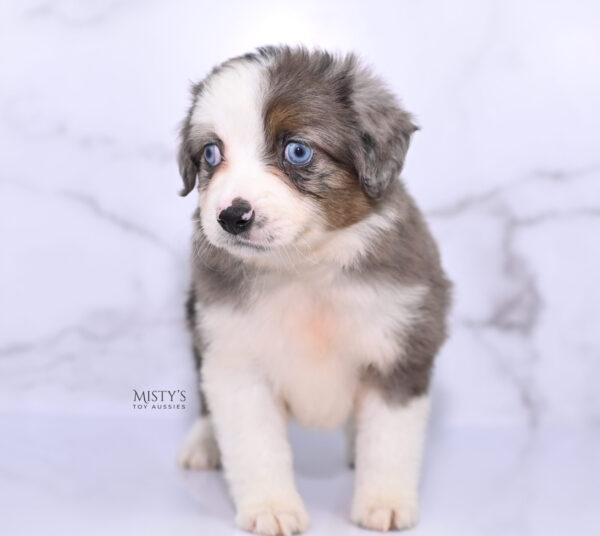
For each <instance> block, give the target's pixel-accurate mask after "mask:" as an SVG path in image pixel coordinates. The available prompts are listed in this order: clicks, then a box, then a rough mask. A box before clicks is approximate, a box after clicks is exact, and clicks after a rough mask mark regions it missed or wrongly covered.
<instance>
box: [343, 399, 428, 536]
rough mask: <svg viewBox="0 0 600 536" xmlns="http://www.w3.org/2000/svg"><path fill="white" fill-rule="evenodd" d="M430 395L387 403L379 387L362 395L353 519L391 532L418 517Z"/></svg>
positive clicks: (357, 417)
mask: <svg viewBox="0 0 600 536" xmlns="http://www.w3.org/2000/svg"><path fill="white" fill-rule="evenodd" d="M428 414H429V399H428V397H427V396H426V395H424V396H420V397H415V398H413V399H411V400H409V401H408V402H406V403H404V404H401V403H398V402H396V403H394V402H391V403H388V402H387V401H386V400H384V399H383V397H382V395H381V393H380V392H379V391H378V390H376V389H369V390H367V391H366V392H365V393H364V394H363V396H362V397H361V398H360V400H359V403H358V407H357V415H356V427H357V430H356V432H357V433H356V484H355V492H354V501H353V504H352V520H353V521H354V522H355V523H358V524H359V525H362V526H363V527H365V528H368V529H372V530H381V531H386V530H390V529H405V528H409V527H412V526H413V525H415V524H416V522H417V520H418V505H417V494H418V484H419V474H420V467H421V457H422V450H423V443H424V439H425V431H426V426H427V418H428Z"/></svg>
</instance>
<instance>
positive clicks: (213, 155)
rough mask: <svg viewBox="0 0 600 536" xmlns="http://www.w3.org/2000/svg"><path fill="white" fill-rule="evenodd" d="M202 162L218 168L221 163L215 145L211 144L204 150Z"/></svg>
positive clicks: (218, 151)
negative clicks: (204, 161)
mask: <svg viewBox="0 0 600 536" xmlns="http://www.w3.org/2000/svg"><path fill="white" fill-rule="evenodd" d="M204 160H206V163H207V164H208V165H209V166H211V167H215V166H218V165H219V164H220V163H221V151H220V150H219V146H218V145H217V144H216V143H211V144H210V145H207V146H206V147H205V148H204Z"/></svg>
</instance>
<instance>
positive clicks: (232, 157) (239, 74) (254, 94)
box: [192, 60, 266, 165]
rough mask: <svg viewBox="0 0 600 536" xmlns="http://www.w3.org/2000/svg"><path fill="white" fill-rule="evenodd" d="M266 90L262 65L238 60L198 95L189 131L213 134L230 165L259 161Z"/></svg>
mask: <svg viewBox="0 0 600 536" xmlns="http://www.w3.org/2000/svg"><path fill="white" fill-rule="evenodd" d="M265 86H266V84H265V65H264V64H263V63H261V62H259V61H252V62H250V61H243V60H240V61H234V62H232V63H231V64H228V65H226V66H224V67H222V68H221V70H220V71H218V72H217V73H216V74H214V75H213V76H211V77H210V78H209V80H208V81H207V83H206V85H205V87H204V89H203V91H202V92H201V94H200V97H199V99H198V102H197V104H196V107H195V108H194V111H193V113H192V125H193V126H192V128H194V126H197V127H196V128H202V130H203V131H205V130H212V131H214V132H215V133H216V134H217V135H218V136H219V138H220V139H221V141H222V142H223V143H224V145H225V155H224V156H225V159H226V160H228V162H229V163H230V165H236V164H241V163H242V162H243V163H244V164H245V165H248V164H250V163H251V162H252V160H253V161H254V163H256V162H258V161H260V155H261V153H262V149H263V144H264V141H263V140H264V128H263V116H262V107H263V101H264V94H265V89H266V87H265Z"/></svg>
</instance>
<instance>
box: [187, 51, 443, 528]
mask: <svg viewBox="0 0 600 536" xmlns="http://www.w3.org/2000/svg"><path fill="white" fill-rule="evenodd" d="M192 94H193V101H192V106H191V108H190V110H189V113H188V115H187V117H186V119H185V121H184V124H183V127H182V132H181V146H180V151H179V167H180V171H181V175H182V178H183V182H184V189H183V191H182V194H184V195H186V194H188V193H189V192H191V191H192V190H193V189H194V188H195V187H196V188H197V191H198V210H197V211H196V214H195V222H196V230H195V233H194V256H193V279H192V289H191V293H190V298H189V301H188V308H187V310H188V318H189V322H190V327H191V330H192V333H193V340H194V352H195V355H196V363H197V367H198V373H199V387H200V397H201V416H200V417H199V420H198V422H197V423H196V424H195V425H194V428H193V429H192V431H191V432H190V435H189V437H188V439H187V440H186V443H185V444H184V447H183V448H182V451H181V453H180V457H179V461H180V463H181V464H182V465H183V466H185V467H191V468H198V469H200V468H206V467H214V466H216V465H217V464H218V463H219V460H221V461H222V464H223V467H224V471H225V476H226V478H227V480H228V482H229V486H230V490H231V494H232V497H233V500H234V502H235V505H236V508H237V522H238V524H239V525H240V526H241V527H242V528H245V529H247V530H250V531H254V532H257V533H261V534H268V535H276V534H290V533H293V532H302V531H304V530H306V529H307V527H308V516H307V513H306V510H305V508H304V505H303V503H302V499H301V498H300V496H299V495H298V493H297V491H296V489H295V485H294V476H293V470H292V453H291V449H290V446H289V444H288V441H287V438H286V419H287V418H288V417H290V416H291V417H293V418H295V419H297V420H298V421H299V422H301V423H303V424H306V425H308V426H328V427H331V426H339V425H341V424H343V423H344V422H346V421H348V420H349V419H352V421H353V423H354V425H353V426H351V427H350V429H351V430H353V432H352V434H351V437H350V442H351V447H352V448H350V449H349V452H351V453H352V456H354V462H355V466H356V489H355V498H354V502H353V507H352V519H353V520H354V521H355V522H356V523H359V524H360V525H363V526H365V527H367V528H371V529H376V530H388V529H393V528H398V529H401V528H406V527H409V526H412V525H413V524H414V523H415V522H416V519H417V515H418V510H417V491H418V489H417V488H418V480H419V471H420V462H421V450H422V446H423V442H424V436H425V429H426V422H427V415H428V408H429V398H428V394H427V393H428V388H429V383H430V377H431V370H432V364H433V359H434V356H435V354H436V353H437V351H438V349H439V347H440V345H441V344H442V343H443V341H444V339H445V336H446V329H445V325H446V313H447V309H448V305H449V283H448V281H447V280H446V278H445V276H444V273H443V271H442V269H441V266H440V260H439V256H438V252H437V248H436V246H435V243H434V241H433V239H432V237H431V235H430V233H429V231H428V229H427V226H426V224H425V222H424V220H423V218H422V216H421V213H420V212H419V210H418V209H417V207H416V205H415V203H414V202H413V200H412V198H411V197H410V196H409V195H408V194H407V192H406V191H405V189H404V186H403V184H402V182H401V181H400V180H399V174H400V171H401V169H402V165H403V163H404V158H405V156H406V151H407V150H408V146H409V142H410V137H411V135H412V133H413V132H414V131H415V129H416V127H415V126H414V124H413V122H412V119H411V116H410V115H409V114H408V113H406V112H405V111H404V110H403V109H402V107H401V106H400V104H399V103H398V102H397V100H396V99H395V98H394V97H393V96H392V94H391V93H390V92H389V91H388V90H387V89H386V88H385V86H384V85H383V84H382V83H381V82H380V81H379V80H378V79H377V78H376V77H374V76H373V75H372V74H371V73H370V72H369V71H368V69H366V68H365V67H364V66H362V65H361V64H360V63H359V62H358V60H357V59H356V57H355V56H353V55H348V56H346V57H342V58H338V57H334V56H332V55H330V54H327V53H325V52H320V51H317V52H309V51H306V50H304V49H291V48H287V47H277V48H275V47H273V48H264V49H259V50H258V51H257V52H255V53H252V54H248V55H246V56H243V57H239V58H234V59H232V60H229V61H227V62H225V63H224V64H222V65H220V66H219V67H217V68H216V69H214V70H213V72H212V73H211V74H209V76H207V78H206V79H205V80H204V81H202V82H201V83H199V84H197V85H196V86H194V88H193V91H192ZM290 141H294V142H301V143H303V144H305V145H307V146H308V147H310V148H311V149H313V150H314V154H313V157H312V160H311V161H310V162H309V163H307V164H305V165H302V166H297V165H293V164H291V163H290V162H289V161H287V160H286V158H285V156H284V154H285V147H286V144H287V143H289V142H290ZM207 144H215V145H216V146H217V147H218V148H219V150H220V152H221V154H222V155H223V160H222V162H221V163H219V164H218V165H217V166H211V165H209V163H208V162H207V161H206V159H205V158H204V157H203V150H204V148H205V147H206V146H207ZM236 203H244V205H243V206H244V207H247V206H250V207H251V210H252V211H253V212H252V218H253V220H252V224H251V225H249V226H248V227H247V228H244V230H243V232H240V233H239V234H238V233H235V234H234V233H231V232H227V231H226V230H225V228H224V227H223V226H222V225H220V224H219V221H218V220H219V217H220V214H223V213H224V212H223V211H224V210H226V209H227V208H228V207H230V206H233V205H235V204H236ZM249 214H250V213H248V217H249ZM213 430H214V436H213ZM217 444H218V446H217Z"/></svg>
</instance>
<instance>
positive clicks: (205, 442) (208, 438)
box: [177, 417, 221, 470]
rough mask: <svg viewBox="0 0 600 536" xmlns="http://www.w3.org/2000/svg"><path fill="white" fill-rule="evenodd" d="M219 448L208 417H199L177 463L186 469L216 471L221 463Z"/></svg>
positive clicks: (189, 433) (180, 452) (178, 455)
mask: <svg viewBox="0 0 600 536" xmlns="http://www.w3.org/2000/svg"><path fill="white" fill-rule="evenodd" d="M220 457H221V456H220V453H219V446H218V445H217V440H216V439H215V436H214V432H213V429H212V425H211V423H210V420H209V419H208V417H199V418H198V419H197V420H196V422H195V423H194V425H193V426H192V428H191V429H190V431H189V432H188V435H187V436H186V438H185V441H184V442H183V445H182V446H181V448H180V450H179V453H178V454H177V463H178V464H179V465H180V466H181V467H183V468H184V469H195V470H203V469H215V468H217V467H218V466H219V463H220Z"/></svg>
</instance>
